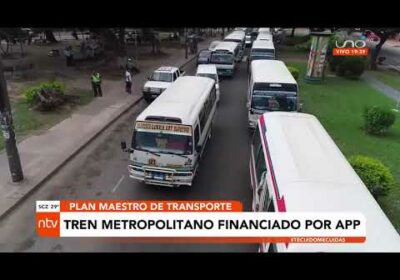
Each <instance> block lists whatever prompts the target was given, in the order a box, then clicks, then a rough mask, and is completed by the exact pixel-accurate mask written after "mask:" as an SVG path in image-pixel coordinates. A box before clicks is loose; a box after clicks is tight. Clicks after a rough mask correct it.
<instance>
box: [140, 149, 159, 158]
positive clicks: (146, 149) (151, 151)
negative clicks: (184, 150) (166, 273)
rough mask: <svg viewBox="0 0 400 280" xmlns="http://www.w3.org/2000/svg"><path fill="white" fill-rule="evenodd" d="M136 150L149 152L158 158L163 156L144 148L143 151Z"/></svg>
mask: <svg viewBox="0 0 400 280" xmlns="http://www.w3.org/2000/svg"><path fill="white" fill-rule="evenodd" d="M136 150H139V151H144V152H148V153H150V154H153V155H156V156H158V157H160V156H161V155H160V154H157V153H156V152H153V151H150V150H147V149H143V148H141V149H136Z"/></svg>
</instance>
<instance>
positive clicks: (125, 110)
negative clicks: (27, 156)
mask: <svg viewBox="0 0 400 280" xmlns="http://www.w3.org/2000/svg"><path fill="white" fill-rule="evenodd" d="M142 99H143V96H140V97H139V98H138V99H137V100H135V101H134V102H133V103H132V104H130V105H129V106H127V107H126V108H124V109H123V110H122V111H121V112H118V114H117V115H116V116H115V117H113V118H112V119H111V120H110V121H109V122H108V123H107V124H106V125H105V126H103V127H102V128H101V129H100V130H99V131H97V132H96V133H95V134H94V135H93V136H91V137H90V138H89V139H88V140H87V141H85V143H83V144H82V145H81V146H80V147H79V148H78V149H77V150H76V151H74V152H73V153H72V154H71V155H69V156H68V157H67V158H66V159H65V160H64V161H62V162H61V163H60V164H59V165H58V166H57V167H56V168H55V169H54V170H53V171H51V172H50V173H49V174H48V175H47V176H45V177H44V178H43V179H42V180H40V181H39V182H38V183H36V185H34V186H33V187H32V188H31V189H30V190H29V191H28V192H27V193H25V194H24V195H23V196H22V197H21V198H20V199H19V200H18V201H16V202H15V203H14V204H13V205H12V206H11V207H9V208H8V209H7V210H6V211H4V212H3V213H1V214H0V220H2V219H3V218H5V217H6V216H7V215H8V214H9V213H10V212H12V211H13V210H14V209H15V208H16V207H18V206H19V205H20V204H21V203H22V202H24V201H25V200H26V199H28V198H29V197H30V195H31V194H32V193H33V192H35V191H36V190H37V189H39V188H40V187H41V186H42V185H43V184H44V183H46V182H47V181H48V180H49V179H50V178H51V177H53V176H54V175H55V174H56V173H57V172H58V171H59V170H60V169H61V168H62V167H64V166H65V165H66V164H67V163H68V162H69V161H70V160H71V159H72V158H74V157H75V156H76V155H77V154H79V152H81V151H82V150H83V149H84V148H85V147H87V146H88V145H89V144H90V143H91V142H92V141H93V140H94V139H95V138H97V136H99V135H100V134H101V133H102V132H103V131H104V130H106V129H107V128H108V127H109V126H110V125H111V124H113V123H114V122H115V121H116V120H117V119H119V118H120V117H121V116H122V115H123V114H125V113H126V112H127V111H129V110H130V109H132V108H133V107H134V106H135V105H136V104H138V103H139V102H140V101H142Z"/></svg>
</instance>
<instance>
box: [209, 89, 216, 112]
mask: <svg viewBox="0 0 400 280" xmlns="http://www.w3.org/2000/svg"><path fill="white" fill-rule="evenodd" d="M216 99H217V94H216V90H215V87H214V88H213V89H212V92H211V104H210V107H211V108H212V106H213V105H214V103H215V100H216Z"/></svg>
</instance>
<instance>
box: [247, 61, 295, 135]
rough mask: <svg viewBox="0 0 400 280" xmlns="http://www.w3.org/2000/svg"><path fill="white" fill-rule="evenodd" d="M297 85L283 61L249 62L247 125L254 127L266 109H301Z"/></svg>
mask: <svg viewBox="0 0 400 280" xmlns="http://www.w3.org/2000/svg"><path fill="white" fill-rule="evenodd" d="M298 102H299V100H298V86H297V82H296V80H295V79H294V78H293V76H292V74H291V73H290V71H289V70H288V69H287V67H286V65H285V63H283V62H282V61H280V60H255V61H252V62H251V73H250V75H249V86H248V95H247V109H248V117H249V127H250V128H255V127H256V125H257V121H258V118H259V117H260V115H261V114H263V113H265V112H267V111H297V110H301V106H299V103H298Z"/></svg>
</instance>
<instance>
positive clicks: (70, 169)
mask: <svg viewBox="0 0 400 280" xmlns="http://www.w3.org/2000/svg"><path fill="white" fill-rule="evenodd" d="M186 70H187V72H188V74H194V72H195V65H194V63H192V64H191V65H190V66H188V67H187V69H186ZM220 87H221V100H220V104H219V107H218V111H217V116H216V120H215V123H214V127H213V133H212V138H211V140H210V142H209V143H208V147H206V152H205V156H204V157H203V159H202V162H201V164H200V170H199V174H198V177H197V178H196V180H195V182H194V184H193V186H192V187H181V188H166V187H156V186H147V185H145V184H143V183H140V182H137V181H135V180H133V179H130V178H129V177H128V171H127V165H128V164H129V155H128V154H127V153H123V152H122V151H121V150H120V141H121V140H125V141H126V142H127V143H129V142H130V140H131V134H132V129H133V124H134V120H135V118H136V116H137V115H138V114H139V113H140V112H141V111H142V110H143V109H144V108H145V107H146V106H147V104H146V103H145V102H143V101H142V102H141V103H139V104H138V105H137V106H135V107H134V108H133V109H132V110H130V111H129V112H128V113H127V114H125V115H124V116H123V117H122V118H120V119H119V120H118V121H117V122H115V123H114V124H113V125H112V126H111V127H109V128H108V129H107V130H106V131H104V132H103V133H102V134H101V135H100V136H99V137H98V138H97V139H96V140H95V141H93V142H92V143H91V144H90V145H89V146H88V147H86V148H85V149H84V150H83V151H82V152H81V153H80V154H79V155H77V156H76V157H75V158H74V159H72V160H71V161H70V162H69V163H68V164H67V165H66V166H65V167H64V168H63V169H62V170H61V171H60V172H59V173H58V174H56V175H55V176H54V177H53V178H51V179H50V180H49V181H48V182H47V183H46V184H45V185H43V186H42V187H41V188H40V189H39V190H38V191H36V192H35V193H34V194H33V195H32V196H30V197H29V198H28V199H27V200H26V201H25V202H24V203H23V204H21V205H20V206H19V207H17V208H16V209H15V210H14V211H13V212H12V213H10V215H9V216H8V217H6V218H5V219H3V220H2V221H1V222H0V251H11V252H20V251H28V252H71V251H73V252H77V251H89V252H104V251H106V252H160V251H161V252H256V251H257V248H258V246H257V245H256V244H151V243H132V241H129V240H115V239H110V238H40V237H37V235H36V233H35V201H36V200H61V199H126V200H141V199H146V200H224V199H226V200H240V201H242V203H243V205H244V208H245V211H250V209H251V199H252V194H251V190H250V177H249V172H248V170H249V169H248V161H249V143H250V134H249V131H248V128H247V113H246V106H245V104H246V90H247V72H246V63H245V62H242V63H240V64H239V66H238V68H237V70H236V73H235V76H234V78H233V79H225V80H223V81H221V82H220ZM82 125H83V126H84V124H82Z"/></svg>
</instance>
